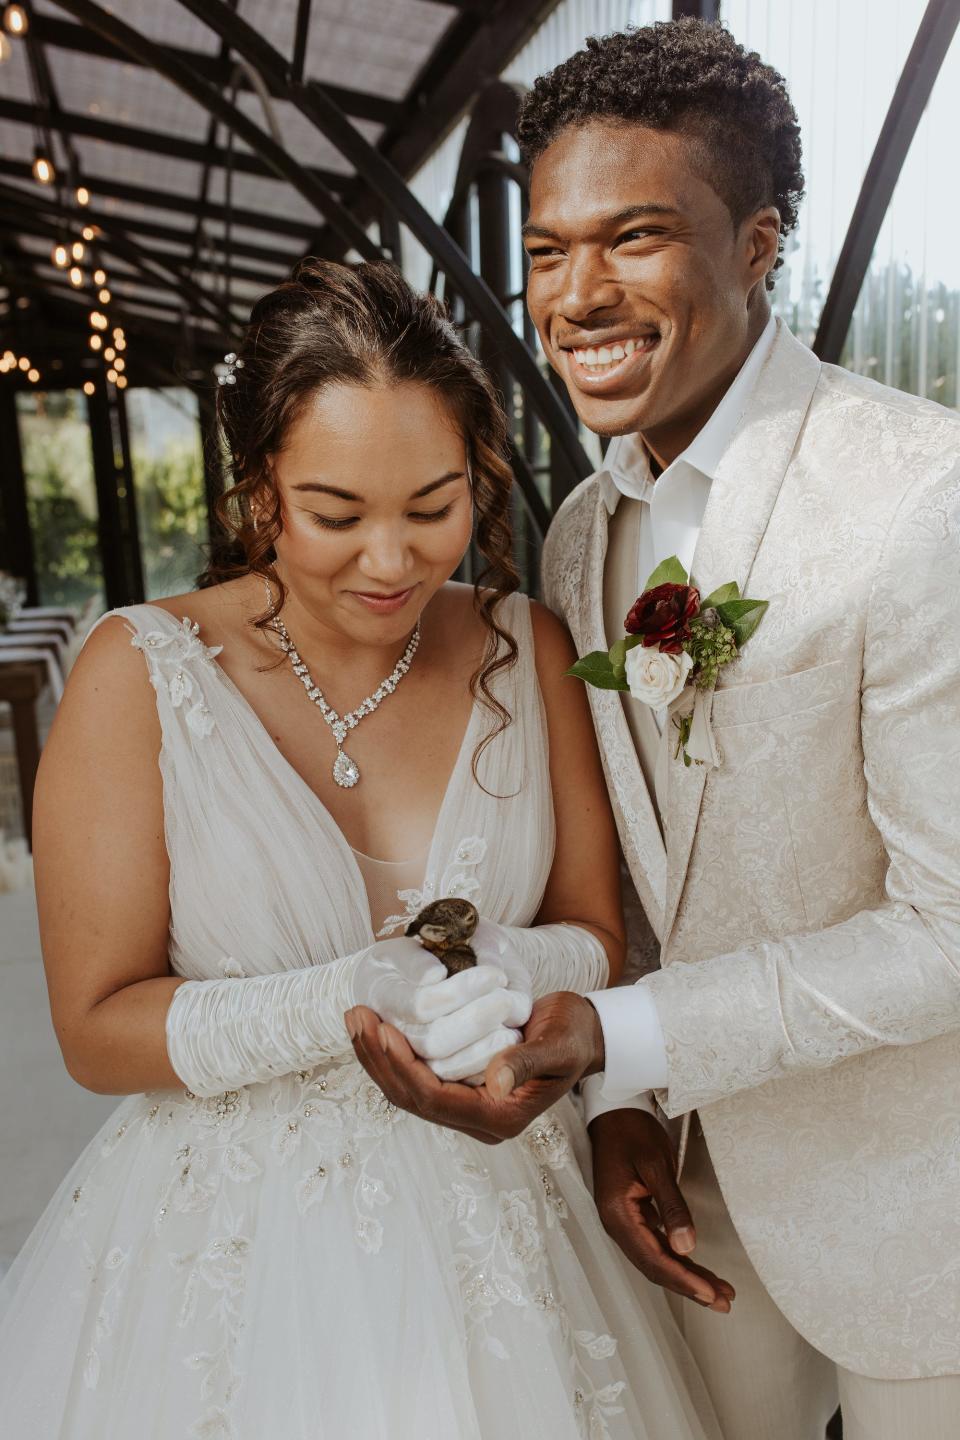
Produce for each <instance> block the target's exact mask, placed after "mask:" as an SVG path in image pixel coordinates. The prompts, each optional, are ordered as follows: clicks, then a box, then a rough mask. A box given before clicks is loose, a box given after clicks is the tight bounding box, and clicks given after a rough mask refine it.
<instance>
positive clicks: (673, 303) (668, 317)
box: [524, 120, 777, 461]
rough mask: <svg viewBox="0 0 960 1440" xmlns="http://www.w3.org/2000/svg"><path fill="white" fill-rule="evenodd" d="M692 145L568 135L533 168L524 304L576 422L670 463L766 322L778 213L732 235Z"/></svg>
mask: <svg viewBox="0 0 960 1440" xmlns="http://www.w3.org/2000/svg"><path fill="white" fill-rule="evenodd" d="M703 170H704V165H703V155H702V152H701V150H700V148H699V147H698V146H697V143H696V141H695V139H694V138H693V137H691V136H688V135H686V134H683V133H680V132H673V131H662V130H651V129H649V128H647V127H645V126H643V125H639V124H637V125H634V124H630V123H610V122H607V121H604V120H594V121H590V122H588V123H586V124H584V125H576V126H570V127H568V128H567V129H566V130H563V131H561V133H560V134H559V135H558V136H557V137H556V139H554V140H553V141H552V143H551V144H549V145H548V146H547V148H546V149H545V150H544V151H543V152H542V153H541V154H540V155H539V156H538V157H537V159H536V161H535V163H534V166H533V172H532V176H531V192H530V214H529V219H528V221H527V223H526V225H525V226H524V242H525V245H526V248H527V253H528V255H529V257H530V274H529V279H528V285H527V303H528V306H529V309H530V314H531V317H532V319H533V321H534V324H535V325H536V327H537V331H538V333H539V336H540V340H541V343H542V345H543V348H544V352H545V354H546V356H547V359H548V360H549V362H550V364H551V365H552V366H553V368H554V369H555V370H556V371H557V372H558V374H559V375H560V376H561V378H562V379H563V381H564V383H565V384H566V386H567V389H568V390H569V392H570V397H571V399H572V401H573V403H574V406H575V407H576V410H577V413H578V415H579V416H580V418H581V420H583V422H584V424H585V425H587V426H588V427H589V428H590V429H591V430H594V431H597V432H598V433H600V434H606V435H621V434H627V433H632V432H635V431H640V432H642V433H643V434H644V436H645V438H646V439H647V441H648V443H649V444H650V445H651V448H653V449H654V451H655V452H656V453H657V454H658V455H660V457H661V458H662V459H663V460H665V461H668V460H669V459H670V458H671V452H672V453H679V452H680V450H682V449H683V448H684V446H685V444H687V443H688V441H689V439H691V438H692V436H693V435H694V434H696V432H697V430H698V429H699V428H700V427H701V426H702V425H703V424H704V423H705V421H706V419H707V418H709V415H710V413H711V412H712V410H713V408H714V407H715V406H716V404H717V402H718V401H719V399H720V397H721V395H722V394H723V393H724V391H725V390H726V388H727V386H728V385H729V384H730V382H731V380H732V379H733V377H734V375H735V374H736V373H737V371H738V369H739V368H740V366H741V364H742V363H743V361H744V359H745V358H746V355H747V354H748V353H749V351H750V349H751V348H752V346H753V344H754V342H755V340H756V339H757V336H758V335H759V333H760V330H761V329H762V328H763V324H764V323H765V320H766V316H767V313H768V312H767V304H766V294H765V290H764V283H763V282H764V277H765V275H766V272H767V270H768V269H769V265H770V263H771V259H772V256H774V255H775V253H776V235H777V213H776V211H775V210H773V209H772V207H768V208H767V209H766V210H765V211H760V212H759V213H758V214H756V215H752V216H751V217H749V218H748V219H747V220H745V221H744V222H743V223H742V224H741V225H740V226H739V227H735V226H734V224H733V220H732V217H731V213H730V210H729V209H728V207H727V205H726V203H725V202H724V200H723V199H722V198H721V196H720V195H719V194H718V193H717V191H716V190H715V189H714V188H713V186H712V185H711V184H710V183H709V182H708V180H707V179H706V178H704V174H703Z"/></svg>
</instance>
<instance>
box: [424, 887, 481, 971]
mask: <svg viewBox="0 0 960 1440" xmlns="http://www.w3.org/2000/svg"><path fill="white" fill-rule="evenodd" d="M479 923H480V916H479V914H478V912H477V908H476V906H475V905H471V904H470V901H469V900H454V899H446V900H434V901H433V902H432V903H431V904H429V905H425V906H424V908H423V909H422V910H421V911H420V914H419V915H417V916H416V917H415V918H414V919H413V920H411V921H410V924H409V925H408V926H407V929H406V933H407V934H408V935H419V937H420V943H421V944H422V945H423V946H424V947H425V948H426V949H427V950H429V951H430V953H431V954H432V955H436V957H437V959H438V960H442V961H443V963H444V965H446V967H447V974H448V975H458V974H459V973H460V971H461V970H469V969H470V967H471V965H476V963H477V957H476V954H475V952H474V949H473V946H472V945H471V944H470V938H471V936H472V935H474V934H475V932H476V929H477V926H478V925H479Z"/></svg>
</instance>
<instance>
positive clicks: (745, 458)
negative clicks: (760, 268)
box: [663, 324, 820, 959]
mask: <svg viewBox="0 0 960 1440" xmlns="http://www.w3.org/2000/svg"><path fill="white" fill-rule="evenodd" d="M819 376H820V362H819V360H817V358H816V356H815V355H813V354H812V353H811V351H809V350H808V349H807V348H806V346H804V345H801V344H800V342H799V341H798V340H796V339H795V338H794V337H793V336H792V335H791V334H790V332H789V330H787V329H786V327H785V326H784V325H782V324H781V325H779V326H778V331H777V338H776V340H775V342H774V345H773V349H772V350H771V352H770V356H769V359H768V360H767V362H766V364H765V366H764V368H763V370H762V371H761V373H760V377H759V379H758V381H757V386H756V389H755V390H754V392H753V395H752V397H751V399H750V407H749V411H748V413H747V415H746V417H745V419H744V421H743V423H742V424H741V426H740V428H739V430H738V431H737V433H736V435H735V436H734V438H733V440H732V442H731V444H730V446H729V448H728V449H727V452H726V454H725V455H724V457H723V459H722V461H721V462H720V465H719V467H718V469H717V474H716V478H715V479H714V481H713V484H712V486H711V488H710V498H709V500H708V502H707V508H706V511H705V513H704V517H703V528H702V529H701V531H700V537H699V539H698V541H697V548H696V551H695V553H694V559H693V572H692V573H693V578H694V581H695V583H696V584H697V586H698V587H699V589H700V593H701V594H702V595H708V594H709V593H710V592H711V590H715V589H716V588H717V587H718V586H719V585H723V584H725V583H726V582H727V581H729V580H736V581H737V583H738V584H739V586H740V589H741V593H746V589H747V584H748V582H749V579H750V572H751V570H752V568H753V562H754V559H755V558H756V554H757V550H758V549H759V547H760V542H761V541H762V539H763V536H764V533H765V531H766V529H767V525H768V523H769V521H770V516H771V514H772V512H773V508H774V505H775V504H776V502H777V497H778V495H779V493H780V487H781V485H782V484H783V479H784V475H785V474H786V470H787V466H788V465H789V463H790V460H791V457H792V455H793V451H794V449H795V446H796V443H797V436H798V435H799V433H800V429H801V426H802V425H803V422H804V419H805V417H806V414H807V410H808V409H809V406H810V401H811V399H812V397H813V392H814V390H815V388H816V385H817V381H818V379H819ZM757 598H758V599H763V598H764V597H763V596H758V597H757ZM704 698H705V703H706V707H707V715H708V717H709V714H710V710H711V708H712V705H713V691H712V689H711V690H710V691H708V692H707V694H706V695H705V697H704ZM681 703H682V701H678V702H677V705H678V706H679V705H680V704H681ZM671 728H672V727H671ZM674 733H675V732H674ZM708 775H709V768H708V767H707V766H706V765H690V766H685V765H684V764H683V762H682V760H680V759H676V760H675V759H674V758H673V755H672V749H671V758H670V761H669V777H668V782H667V796H666V814H665V815H664V825H665V828H666V837H667V889H666V913H665V916H664V931H663V941H664V949H665V951H666V949H667V947H668V945H669V939H670V934H671V931H672V929H673V925H674V921H675V920H676V915H677V909H678V907H679V904H680V898H681V896H682V894H683V888H684V885H685V883H686V878H687V870H688V868H689V865H690V855H691V851H692V849H693V842H694V837H695V835H696V829H697V821H698V819H699V817H700V806H701V803H702V801H703V792H704V787H705V786H706V783H707V778H708ZM665 959H666V956H665Z"/></svg>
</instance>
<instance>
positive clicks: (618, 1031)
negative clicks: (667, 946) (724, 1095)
mask: <svg viewBox="0 0 960 1440" xmlns="http://www.w3.org/2000/svg"><path fill="white" fill-rule="evenodd" d="M586 998H587V999H588V1000H589V1001H590V1004H591V1005H592V1006H593V1008H594V1009H595V1010H596V1012H597V1014H598V1015H599V1016H600V1028H601V1029H602V1031H603V1046H604V1051H605V1059H604V1066H603V1090H602V1094H603V1098H604V1100H613V1101H618V1100H628V1099H630V1098H631V1097H632V1096H634V1095H638V1094H639V1093H640V1092H641V1091H643V1090H665V1089H666V1088H667V1074H668V1072H667V1047H666V1045H665V1043H664V1039H663V1028H662V1026H661V1024H660V1017H659V1015H658V1014H657V1007H656V1004H655V1003H654V999H653V996H652V995H651V994H650V992H649V991H648V990H647V988H646V986H645V985H644V984H643V982H642V981H640V982H638V983H637V984H636V985H621V986H615V987H614V988H613V989H612V990H596V991H593V992H592V993H591V994H589V995H588V996H587V997H586Z"/></svg>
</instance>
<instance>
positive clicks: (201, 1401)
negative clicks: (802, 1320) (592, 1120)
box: [0, 597, 723, 1440]
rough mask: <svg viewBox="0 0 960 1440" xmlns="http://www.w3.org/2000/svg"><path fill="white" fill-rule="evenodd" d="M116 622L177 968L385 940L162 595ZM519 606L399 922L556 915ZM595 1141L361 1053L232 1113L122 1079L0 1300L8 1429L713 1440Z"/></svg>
mask: <svg viewBox="0 0 960 1440" xmlns="http://www.w3.org/2000/svg"><path fill="white" fill-rule="evenodd" d="M115 613H116V612H115ZM119 613H120V614H122V615H123V616H124V617H125V618H126V620H127V622H128V625H129V626H130V627H132V630H133V631H134V632H135V638H136V643H138V644H139V645H140V646H141V648H143V652H144V655H145V657H146V660H147V663H148V665H149V667H150V673H151V679H152V682H153V685H154V688H155V690H156V692H157V703H158V707H159V712H160V717H161V722H162V731H163V746H162V753H161V758H160V764H161V769H162V772H163V782H164V807H165V819H166V842H167V849H168V852H169V856H170V906H171V921H170V962H171V965H172V968H173V969H174V970H175V971H176V972H177V973H178V974H181V975H184V976H188V977H190V978H194V979H205V978H221V977H224V976H251V975H257V974H263V973H267V972H272V971H276V970H281V969H284V968H293V967H300V966H307V965H316V964H323V963H324V962H325V961H328V960H330V959H333V958H335V957H338V956H342V955H347V954H350V953H352V952H355V951H357V950H360V949H362V948H363V947H364V946H366V945H367V944H369V943H370V941H371V940H372V938H373V920H372V918H371V909H370V902H369V900H368V894H367V890H366V887H365V885H364V882H363V878H362V872H361V868H360V864H359V862H358V859H357V858H356V857H355V856H354V854H353V852H352V851H351V850H350V847H349V846H348V845H347V843H346V841H345V839H344V837H343V835H342V834H341V832H340V831H339V830H338V829H337V827H336V826H335V825H334V823H333V821H332V819H331V817H330V815H329V814H328V812H327V811H326V810H325V808H324V806H323V805H322V804H321V803H320V801H319V800H318V799H317V798H316V796H315V795H314V794H313V792H312V791H311V790H310V789H309V788H308V787H307V785H306V784H305V783H304V781H303V780H301V779H300V777H299V776H298V775H297V774H296V773H295V772H294V771H293V769H292V768H291V766H290V765H289V764H288V763H287V762H286V761H285V760H284V759H283V757H282V756H281V754H280V753H279V751H278V750H277V749H276V747H275V746H274V744H273V743H272V741H271V739H270V737H269V735H268V734H267V732H266V730H265V729H264V727H263V725H262V724H261V722H260V721H259V720H258V719H257V717H256V716H255V714H254V712H253V710H252V709H251V707H250V706H249V705H248V703H247V702H246V701H245V700H244V699H243V697H242V696H241V694H240V692H239V691H238V690H237V689H236V687H235V686H234V685H233V684H232V682H231V681H230V680H229V679H228V678H227V676H226V674H225V673H224V671H223V670H221V668H220V667H219V666H218V665H217V664H216V663H215V661H214V659H213V655H212V654H211V652H210V651H209V650H208V649H207V647H206V646H205V645H204V643H203V642H202V640H201V639H200V638H199V636H198V635H196V634H195V633H194V631H193V629H192V627H190V626H189V625H188V624H186V623H184V624H182V625H181V624H180V623H178V622H177V621H175V620H174V619H173V618H172V617H171V616H170V615H168V614H167V613H166V612H165V611H164V610H161V609H159V608H158V607H155V606H150V605H139V606H133V607H130V608H128V609H126V610H123V611H121V612H119ZM505 619H506V624H507V625H508V626H509V627H510V628H512V630H513V631H514V633H515V634H516V636H517V639H518V641H519V645H520V661H519V664H518V665H517V666H516V667H515V668H514V670H513V671H512V672H510V673H509V674H508V675H507V676H505V677H501V679H500V682H499V693H500V695H501V698H502V699H503V700H504V701H505V702H506V703H507V704H508V705H509V707H510V709H511V712H512V714H513V717H514V723H513V724H512V725H511V726H510V727H509V728H508V729H507V730H506V731H505V732H504V734H503V735H502V736H500V737H499V738H498V739H497V740H495V741H494V742H493V743H492V744H491V745H490V746H489V747H488V749H487V750H486V752H485V754H484V757H483V761H482V765H481V774H482V778H483V779H484V782H485V784H486V786H487V790H489V791H491V792H493V793H492V794H488V793H486V792H485V791H484V790H483V789H482V788H481V787H480V786H479V785H477V784H476V783H475V782H474V780H473V778H472V776H471V766H470V762H471V756H472V754H473V750H474V747H475V744H476V741H477V739H478V736H479V735H480V734H481V733H482V729H481V727H482V725H483V724H484V716H485V714H486V712H485V711H484V710H483V709H482V707H479V706H475V707H474V711H473V714H472V717H471V720H470V723H469V725H468V728H467V732H466V734H465V736H464V740H463V744H462V747H461V750H460V755H459V758H458V760H457V763H456V766H455V768H454V771H453V773H452V775H451V777H450V782H449V785H448V788H447V791H446V796H445V799H444V801H443V805H442V808H441V810H440V814H439V817H438V820H437V825H436V832H435V835H434V838H433V843H432V846H431V849H430V852H429V855H428V857H427V860H426V865H425V873H423V867H422V866H421V875H420V884H419V886H417V887H416V888H415V889H414V890H413V891H412V892H411V890H410V889H407V890H406V891H405V892H404V893H403V894H402V895H401V896H400V899H399V901H395V905H394V908H395V909H397V910H398V912H403V911H404V910H405V909H410V910H416V909H417V908H418V907H419V906H420V904H421V902H422V901H423V900H424V899H425V898H426V897H429V896H432V895H441V894H448V895H449V894H460V895H469V896H470V897H471V898H472V899H473V900H474V901H475V903H476V904H477V905H478V907H479V908H480V910H481V912H482V913H483V914H485V915H487V916H489V917H491V918H492V919H494V920H498V921H501V922H503V923H506V924H509V925H527V924H529V923H530V922H531V921H532V920H533V918H534V916H535V915H536V913H537V908H538V905H539V903H540V898H541V895H542V892H543V889H544V885H545V882H546V879H547V874H548V871H549V868H550V863H551V856H552V852H553V836H554V827H553V811H552V803H551V794H550V785H549V776H548V769H547V756H546V742H545V729H544V720H543V714H542V708H541V702H540V698H539V691H538V687H537V682H536V675H535V669H534V663H533V649H532V645H533V641H532V632H531V627H530V620H529V611H528V606H527V602H526V601H525V600H524V599H523V598H521V597H517V598H514V599H512V600H511V601H510V602H508V604H507V606H506V607H505ZM207 638H208V639H210V640H211V641H213V640H215V639H216V637H207ZM497 795H499V796H500V797H504V796H510V797H512V798H506V799H504V798H499V799H498V798H495V796H497ZM366 869H367V871H368V873H371V871H370V867H369V866H367V867H366ZM377 873H380V874H381V875H382V874H383V873H384V872H377ZM391 899H394V900H395V896H391ZM587 1149H588V1147H587V1146H586V1143H585V1136H584V1131H583V1126H582V1123H581V1121H580V1119H579V1116H578V1114H577V1112H576V1110H575V1108H574V1106H573V1104H572V1103H571V1102H570V1101H568V1100H565V1101H564V1102H562V1103H561V1104H560V1105H558V1106H556V1107H555V1108H554V1109H553V1110H551V1111H550V1112H548V1113H547V1114H545V1115H544V1116H543V1117H542V1118H541V1119H540V1120H539V1121H538V1122H536V1123H535V1124H534V1125H533V1126H532V1127H531V1128H530V1129H529V1130H528V1131H527V1132H526V1134H524V1135H523V1136H522V1137H521V1138H519V1139H518V1140H515V1141H513V1142H508V1143H506V1144H503V1145H500V1146H495V1147H488V1146H484V1145H482V1144H479V1143H477V1142H474V1141H472V1140H470V1139H469V1138H467V1137H465V1136H463V1135H460V1134H458V1133H454V1132H452V1131H449V1130H443V1129H439V1128H437V1127H436V1126H433V1125H430V1124H427V1123H425V1122H423V1121H421V1120H418V1119H415V1118H414V1117H412V1116H410V1115H408V1114H405V1113H404V1112H402V1111H398V1110H396V1109H394V1108H393V1107H392V1106H391V1105H390V1104H388V1103H387V1101H386V1100H385V1098H384V1096H383V1095H382V1093H381V1092H380V1091H379V1090H378V1089H377V1087H376V1086H375V1085H374V1084H373V1083H372V1082H371V1080H370V1079H369V1078H368V1077H367V1075H366V1074H365V1072H364V1071H363V1070H362V1069H361V1068H360V1067H359V1065H358V1064H357V1063H356V1062H355V1060H354V1058H353V1054H352V1052H348V1053H346V1054H344V1055H343V1056H341V1057H338V1058H337V1059H336V1060H334V1061H331V1062H330V1063H327V1064H324V1065H321V1066H319V1067H317V1068H315V1069H310V1070H303V1071H300V1072H298V1073H296V1074H291V1075H287V1076H285V1077H283V1078H280V1079H276V1080H273V1081H270V1082H269V1083H264V1084H258V1085H251V1086H249V1087H247V1088H245V1089H242V1090H237V1091H228V1092H227V1093H226V1094H223V1095H219V1096H217V1097H215V1098H214V1099H198V1098H195V1097H194V1096H193V1095H191V1094H190V1093H189V1092H186V1091H184V1090H172V1091H157V1092H154V1093H152V1094H147V1095H133V1096H130V1097H129V1098H127V1099H125V1100H124V1101H123V1102H122V1103H121V1104H120V1106H119V1108H118V1109H117V1111H116V1113H115V1114H114V1116H113V1117H112V1119H111V1120H110V1121H109V1122H108V1124H107V1125H106V1126H105V1127H104V1128H103V1130H102V1131H101V1132H100V1134H99V1135H98V1136H97V1137H96V1138H95V1139H94V1140H93V1141H92V1142H91V1144H90V1145H89V1146H88V1147H87V1149H86V1150H85V1151H84V1153H83V1154H82V1156H81V1157H80V1159H79V1160H78V1161H77V1163H76V1165H75V1166H74V1167H73V1170H72V1171H71V1172H70V1174H69V1175H68V1176H67V1178H66V1180H65V1181H64V1182H63V1184H62V1186H61V1187H60V1189H59V1190H58V1192H57V1193H56V1195H55V1196H54V1198H53V1199H52V1201H51V1202H50V1205H49V1207H48V1208H47V1210H46V1213H45V1214H44V1216H43V1218H42V1219H41V1220H40V1222H39V1224H38V1225H37V1227H36V1229H35V1230H34V1232H33V1234H32V1236H31V1238H30V1239H29V1241H28V1242H27V1244H26V1245H25V1247H24V1249H23V1251H22V1252H21V1254H20V1256H19V1257H18V1259H17V1261H16V1262H15V1263H14V1266H13V1267H12V1269H11V1271H10V1273H9V1274H8V1276H7V1277H6V1280H5V1282H4V1283H3V1286H2V1288H0V1417H2V1418H0V1428H2V1431H3V1434H4V1435H8V1436H10V1437H11V1440H187V1437H196V1440H575V1437H588V1440H600V1437H609V1440H707V1437H709V1440H714V1437H716V1436H717V1435H718V1431H717V1430H716V1428H715V1421H713V1419H712V1418H711V1414H712V1412H711V1411H710V1406H709V1402H708V1401H707V1400H706V1398H705V1395H704V1392H703V1388H702V1385H701V1382H700V1381H699V1378H698V1376H697V1375H696V1373H695V1371H694V1369H693V1366H692V1362H691V1361H690V1359H689V1357H688V1355H687V1352H686V1350H685V1347H684V1345H683V1342H682V1341H681V1340H680V1338H679V1336H678V1334H677V1333H676V1330H675V1328H674V1326H673V1323H672V1321H671V1318H670V1315H669V1311H668V1309H667V1306H666V1304H665V1302H664V1299H663V1296H662V1294H661V1293H660V1292H659V1291H658V1290H656V1289H655V1288H654V1287H653V1286H651V1285H649V1284H647V1282H646V1281H644V1280H642V1279H641V1278H640V1277H639V1276H636V1275H635V1274H634V1273H633V1272H632V1271H631V1269H630V1267H629V1266H628V1264H627V1263H626V1261H625V1260H623V1258H622V1257H621V1256H620V1254H619V1252H618V1251H617V1250H616V1249H615V1248H614V1246H613V1245H612V1243H611V1242H610V1241H609V1240H608V1238H607V1237H606V1235H605V1234H604V1232H603V1230H602V1228H601V1226H600V1223H599V1220H598V1217H597V1214H596V1211H595V1208H594V1205H593V1202H592V1200H591V1196H590V1192H589V1190H588V1189H587V1186H586V1184H585V1182H584V1179H583V1175H582V1173H581V1166H582V1165H583V1164H584V1163H585V1162H587V1161H588V1155H587ZM717 1323H718V1324H723V1321H722V1320H721V1319H718V1321H717Z"/></svg>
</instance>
